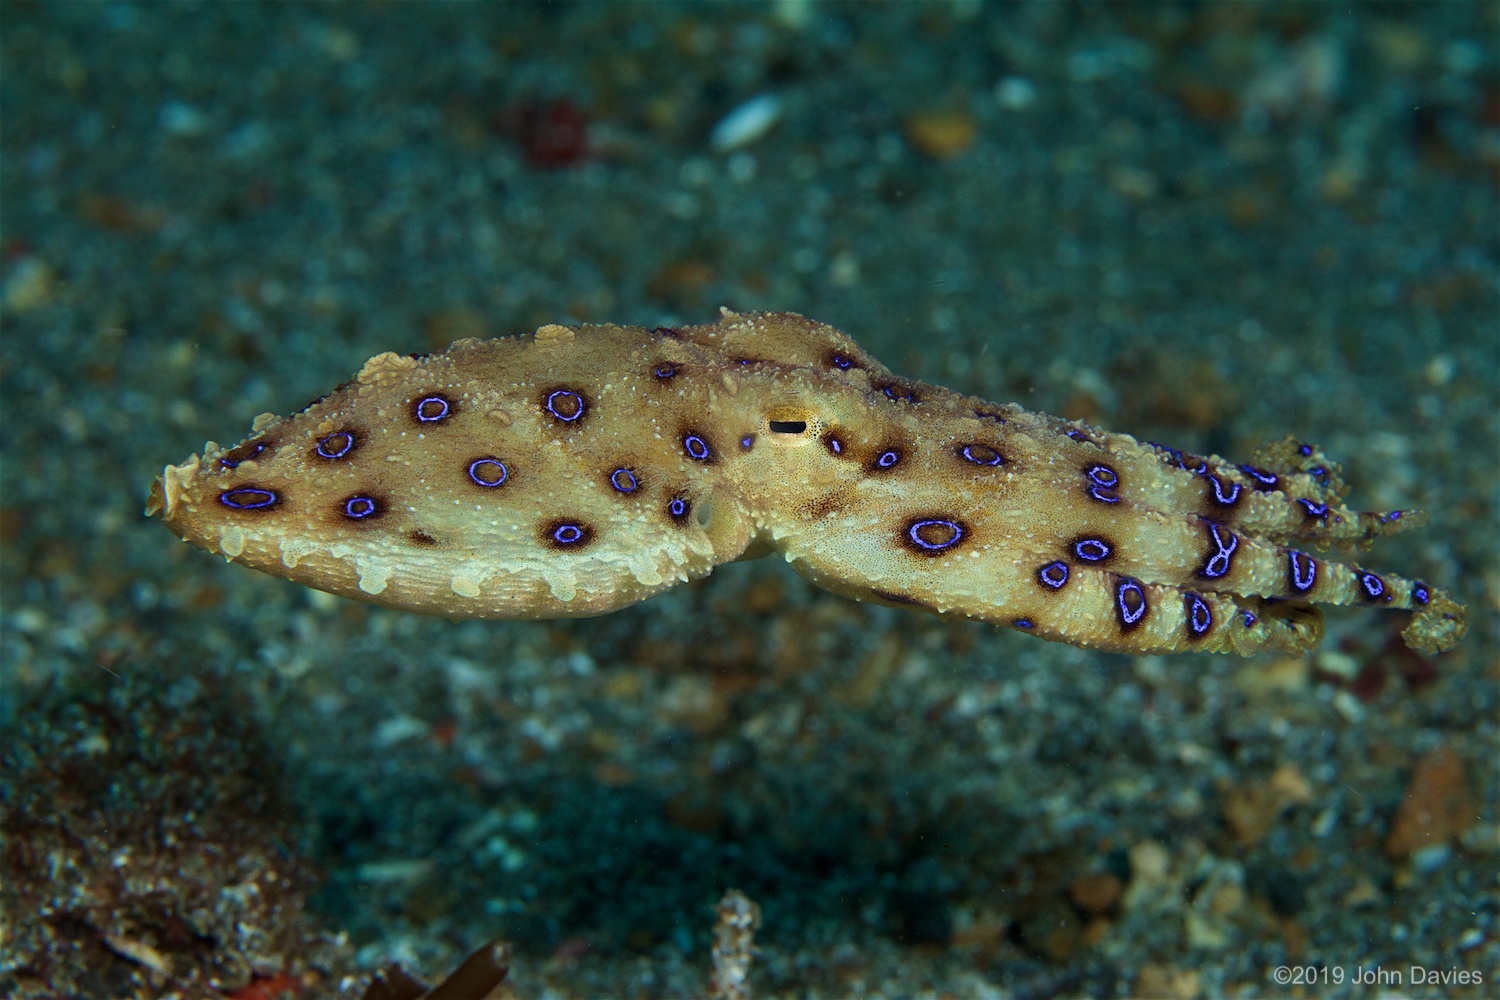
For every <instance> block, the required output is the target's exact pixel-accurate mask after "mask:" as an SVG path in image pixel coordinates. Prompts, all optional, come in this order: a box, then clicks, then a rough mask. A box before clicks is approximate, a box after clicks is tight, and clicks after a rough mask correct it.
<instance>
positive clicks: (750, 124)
mask: <svg viewBox="0 0 1500 1000" xmlns="http://www.w3.org/2000/svg"><path fill="white" fill-rule="evenodd" d="M781 115H782V104H781V98H779V97H777V96H776V95H775V94H758V95H756V96H755V97H752V98H750V100H748V101H746V102H745V103H744V104H741V105H740V106H739V107H737V108H735V109H734V110H733V111H731V112H729V114H727V115H725V116H724V117H723V118H721V119H719V123H718V124H717V125H715V126H714V127H713V130H712V131H711V132H709V134H708V144H709V146H710V147H711V148H712V149H713V151H714V152H716V153H728V152H732V151H734V150H736V149H743V148H744V147H746V146H749V145H751V144H752V143H755V142H758V141H760V140H761V139H762V138H764V137H765V136H766V134H767V133H768V132H770V131H771V129H773V128H775V127H776V123H777V122H779V121H781Z"/></svg>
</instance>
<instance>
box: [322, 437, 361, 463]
mask: <svg viewBox="0 0 1500 1000" xmlns="http://www.w3.org/2000/svg"><path fill="white" fill-rule="evenodd" d="M340 439H342V440H340ZM353 450H354V435H353V434H350V433H349V432H348V431H334V432H333V433H332V434H330V435H328V436H327V437H325V438H323V439H322V440H321V441H319V442H318V447H317V452H318V457H319V458H326V459H328V460H329V461H330V462H331V461H334V460H335V459H340V458H343V457H344V456H345V455H347V454H349V452H351V451H353Z"/></svg>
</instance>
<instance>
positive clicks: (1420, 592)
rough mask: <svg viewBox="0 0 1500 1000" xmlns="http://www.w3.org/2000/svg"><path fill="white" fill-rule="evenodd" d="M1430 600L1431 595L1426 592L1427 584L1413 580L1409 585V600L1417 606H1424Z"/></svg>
mask: <svg viewBox="0 0 1500 1000" xmlns="http://www.w3.org/2000/svg"><path fill="white" fill-rule="evenodd" d="M1430 598H1431V594H1430V592H1429V591H1428V590H1427V584H1425V583H1423V582H1422V581H1420V580H1414V581H1413V582H1412V585H1411V599H1412V600H1414V601H1416V602H1417V603H1418V604H1426V603H1427V602H1428V600H1429V599H1430Z"/></svg>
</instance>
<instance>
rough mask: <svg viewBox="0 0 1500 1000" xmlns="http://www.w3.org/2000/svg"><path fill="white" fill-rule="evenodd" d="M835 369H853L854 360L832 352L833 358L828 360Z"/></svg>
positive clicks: (841, 353) (837, 352)
mask: <svg viewBox="0 0 1500 1000" xmlns="http://www.w3.org/2000/svg"><path fill="white" fill-rule="evenodd" d="M828 360H829V362H830V363H831V364H832V365H833V367H835V368H843V369H845V370H848V369H850V368H853V367H854V359H853V358H851V357H849V356H848V355H847V354H844V353H843V352H841V351H834V352H833V357H831V358H829V359H828Z"/></svg>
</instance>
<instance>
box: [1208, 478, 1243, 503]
mask: <svg viewBox="0 0 1500 1000" xmlns="http://www.w3.org/2000/svg"><path fill="white" fill-rule="evenodd" d="M1208 481H1209V482H1211V483H1213V484H1214V502H1215V503H1217V504H1219V505H1220V506H1221V507H1233V506H1234V505H1235V504H1237V503H1239V501H1240V484H1239V483H1234V482H1230V481H1229V480H1227V479H1224V478H1223V477H1221V476H1209V477H1208ZM1226 490H1227V491H1228V494H1227V495H1226V493H1225V491H1226Z"/></svg>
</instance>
